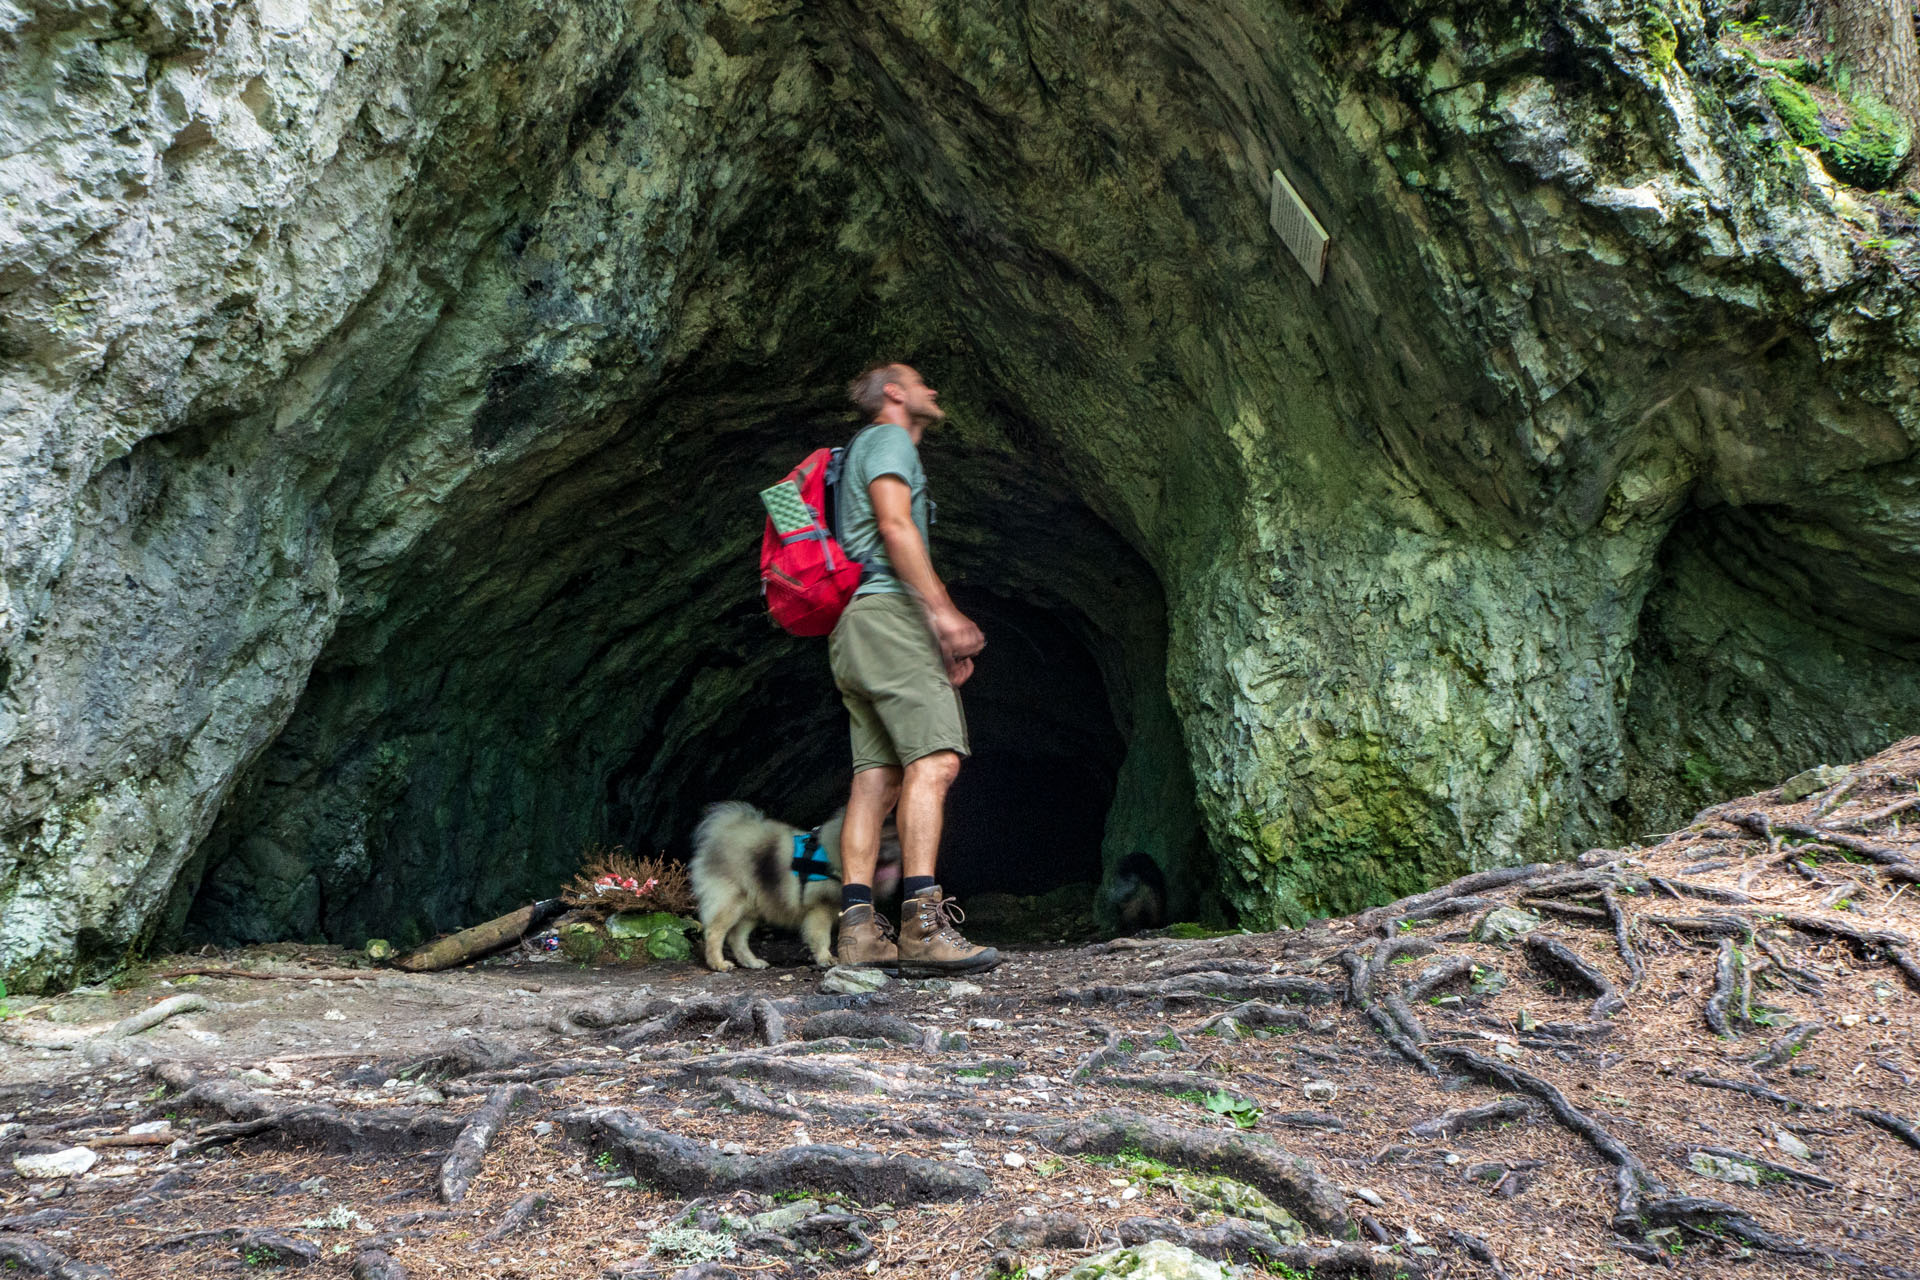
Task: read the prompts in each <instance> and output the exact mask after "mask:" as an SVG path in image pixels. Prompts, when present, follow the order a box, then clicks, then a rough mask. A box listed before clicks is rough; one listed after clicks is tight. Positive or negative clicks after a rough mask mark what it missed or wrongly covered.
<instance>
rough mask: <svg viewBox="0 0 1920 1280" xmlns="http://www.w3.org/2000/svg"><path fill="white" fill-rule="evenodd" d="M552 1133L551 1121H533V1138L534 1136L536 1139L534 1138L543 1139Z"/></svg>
mask: <svg viewBox="0 0 1920 1280" xmlns="http://www.w3.org/2000/svg"><path fill="white" fill-rule="evenodd" d="M552 1132H553V1122H552V1121H549V1120H536V1121H534V1123H533V1136H534V1137H536V1138H544V1137H546V1136H547V1135H549V1134H551V1133H552Z"/></svg>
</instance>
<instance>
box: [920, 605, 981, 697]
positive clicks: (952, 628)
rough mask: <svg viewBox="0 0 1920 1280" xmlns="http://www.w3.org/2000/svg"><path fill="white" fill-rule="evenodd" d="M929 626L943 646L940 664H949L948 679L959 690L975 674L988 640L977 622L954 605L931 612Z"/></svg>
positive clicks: (937, 642)
mask: <svg viewBox="0 0 1920 1280" xmlns="http://www.w3.org/2000/svg"><path fill="white" fill-rule="evenodd" d="M927 624H928V625H929V626H930V627H932V628H933V639H934V643H936V644H938V645H939V646H940V660H941V661H942V662H944V663H946V664H947V679H948V680H950V681H952V682H953V687H954V688H956V689H958V688H959V687H960V686H961V685H963V684H965V683H966V682H967V677H968V676H971V675H972V674H973V659H974V657H975V656H976V655H977V654H979V652H980V651H981V650H982V649H984V648H986V647H987V638H986V636H984V635H982V634H981V632H980V628H979V627H977V626H975V625H974V624H973V619H971V618H969V617H967V615H966V614H964V613H961V612H960V611H959V610H958V609H956V608H954V607H953V606H952V605H948V606H947V607H946V608H944V609H936V610H933V611H931V613H930V615H929V617H928V618H927Z"/></svg>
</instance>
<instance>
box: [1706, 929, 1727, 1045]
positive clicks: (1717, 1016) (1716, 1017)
mask: <svg viewBox="0 0 1920 1280" xmlns="http://www.w3.org/2000/svg"><path fill="white" fill-rule="evenodd" d="M1733 970H1734V959H1733V939H1732V938H1722V939H1721V940H1720V954H1719V955H1718V956H1717V957H1716V958H1715V960H1714V969H1713V994H1712V995H1710V996H1708V997H1707V1007H1706V1010H1705V1017H1706V1020H1707V1029H1708V1030H1710V1031H1712V1032H1713V1034H1715V1035H1717V1036H1720V1037H1722V1038H1724V1039H1727V1040H1731V1039H1733V1024H1732V1023H1731V1022H1730V1021H1729V1020H1728V1019H1727V1007H1728V1005H1729V1004H1731V1003H1732V1001H1733Z"/></svg>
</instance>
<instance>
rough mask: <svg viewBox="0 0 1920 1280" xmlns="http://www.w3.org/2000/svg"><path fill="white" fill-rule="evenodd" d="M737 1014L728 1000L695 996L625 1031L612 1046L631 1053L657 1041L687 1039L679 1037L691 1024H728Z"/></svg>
mask: <svg viewBox="0 0 1920 1280" xmlns="http://www.w3.org/2000/svg"><path fill="white" fill-rule="evenodd" d="M733 1013H734V1010H733V1007H732V1005H730V1004H729V1003H728V1002H727V1001H725V1000H721V999H719V998H717V997H715V996H695V997H693V998H692V999H690V1000H685V1001H682V1002H681V1003H679V1004H676V1005H672V1006H671V1007H670V1008H668V1009H666V1010H665V1011H663V1012H661V1013H658V1014H655V1015H654V1016H652V1017H650V1018H648V1019H647V1020H646V1021H645V1022H642V1023H641V1024H640V1025H639V1026H637V1027H635V1028H633V1029H632V1030H631V1031H622V1032H621V1033H620V1034H619V1035H617V1036H614V1037H613V1041H612V1043H613V1044H614V1045H616V1046H618V1047H619V1048H622V1049H631V1048H633V1047H634V1046H635V1045H642V1044H648V1043H651V1042H652V1041H655V1040H665V1039H669V1038H674V1039H685V1037H684V1036H676V1035H675V1033H676V1032H678V1031H679V1030H680V1029H681V1028H682V1027H684V1026H686V1025H687V1024H688V1023H690V1022H695V1023H709V1022H719V1023H725V1022H729V1021H731V1020H732V1018H733Z"/></svg>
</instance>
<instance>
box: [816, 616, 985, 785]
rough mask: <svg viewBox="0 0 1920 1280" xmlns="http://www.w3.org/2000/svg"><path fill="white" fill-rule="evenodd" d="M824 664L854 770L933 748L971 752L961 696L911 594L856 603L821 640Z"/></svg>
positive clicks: (905, 760)
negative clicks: (847, 728)
mask: <svg viewBox="0 0 1920 1280" xmlns="http://www.w3.org/2000/svg"><path fill="white" fill-rule="evenodd" d="M827 660H828V662H829V663H831V664H832V667H833V683H834V684H835V685H836V686H837V687H838V688H839V690H840V700H841V701H842V702H845V703H846V704H847V715H848V716H849V717H851V718H852V721H853V771H854V772H855V773H859V772H861V771H862V770H865V769H877V768H880V767H881V766H883V765H892V766H896V767H897V766H900V765H908V764H912V763H913V762H914V761H915V760H918V759H919V758H920V757H921V756H930V755H932V754H933V753H934V752H936V751H957V752H959V753H960V754H961V755H963V756H964V755H969V754H971V750H970V748H969V746H968V743H967V716H966V712H964V711H962V710H961V708H960V694H959V691H958V690H956V689H955V688H954V687H953V684H952V682H950V681H949V680H948V679H947V668H946V664H945V663H943V662H942V661H941V660H940V646H939V645H937V644H935V643H934V640H933V633H932V632H931V631H929V630H927V621H926V617H925V615H923V614H922V613H921V612H920V604H919V602H918V601H916V600H915V599H913V597H911V596H907V595H902V594H900V593H899V592H883V593H878V594H875V595H870V596H860V597H858V598H856V599H855V600H854V601H853V603H851V604H849V605H848V606H847V611H846V612H845V613H843V614H841V615H840V625H838V626H836V627H835V628H834V629H833V635H832V636H831V637H829V639H828V640H827Z"/></svg>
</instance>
